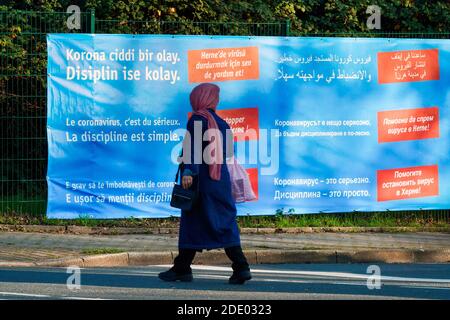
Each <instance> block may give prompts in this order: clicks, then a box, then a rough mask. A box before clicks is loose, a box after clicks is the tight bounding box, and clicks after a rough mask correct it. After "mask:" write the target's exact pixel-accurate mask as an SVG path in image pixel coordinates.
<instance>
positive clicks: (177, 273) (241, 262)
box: [159, 83, 251, 284]
mask: <svg viewBox="0 0 450 320" xmlns="http://www.w3.org/2000/svg"><path fill="white" fill-rule="evenodd" d="M219 91H220V89H219V87H218V86H216V85H214V84H210V83H203V84H200V85H198V86H197V87H195V88H194V89H193V90H192V92H191V95H190V102H191V106H192V110H193V114H192V117H191V118H190V119H189V121H188V124H187V131H188V133H187V134H186V137H185V141H184V142H183V162H184V170H183V172H182V186H183V188H185V189H187V188H190V187H191V186H192V184H193V181H194V177H195V178H196V179H195V180H196V183H199V185H198V187H199V196H198V199H197V201H196V203H195V204H194V206H193V208H192V210H191V211H183V210H182V211H181V220H180V231H179V242H178V249H179V253H178V256H177V257H176V258H175V259H174V265H173V267H172V268H171V269H169V270H168V271H165V272H162V273H160V274H159V278H160V279H162V280H164V281H176V280H180V281H192V278H193V277H192V270H191V267H190V266H191V263H192V261H193V259H194V257H195V254H196V252H197V251H199V252H201V251H202V250H211V249H217V248H224V249H225V253H226V255H227V256H228V258H229V259H230V260H231V261H232V265H231V266H232V269H233V274H232V276H231V277H230V279H229V283H230V284H243V283H244V282H245V281H247V280H250V279H251V273H250V268H249V265H248V263H247V260H246V258H245V256H244V253H243V252H242V248H241V243H240V237H239V229H238V225H237V221H236V206H235V201H234V199H233V196H232V192H231V182H230V175H229V172H228V168H227V165H226V164H225V159H226V150H227V148H231V149H232V148H233V146H232V144H233V139H227V138H226V137H227V134H230V133H231V130H230V127H229V126H228V124H227V123H226V122H225V121H224V120H223V119H222V118H220V117H219V116H218V115H217V114H216V112H215V110H216V107H217V105H218V103H219ZM199 127H201V131H200V130H198V128H199ZM207 130H208V131H207ZM205 132H206V136H209V137H210V139H209V140H210V141H203V136H204V135H205ZM214 132H215V133H216V134H214ZM200 133H201V135H202V136H201V137H196V136H195V134H197V135H198V134H200ZM211 136H213V137H214V138H212V137H211ZM196 139H197V141H202V143H201V146H202V148H201V150H198V148H197V150H196V147H195V140H196ZM209 144H212V146H208V145H209ZM205 148H207V149H206V152H204V151H205ZM200 151H201V161H198V160H197V162H199V163H195V161H194V160H196V159H198V158H199V157H198V154H199V152H200ZM210 151H211V152H210ZM195 152H197V155H195ZM204 153H205V154H211V156H212V160H211V159H209V160H208V159H204V156H203V155H204ZM205 160H206V161H205Z"/></svg>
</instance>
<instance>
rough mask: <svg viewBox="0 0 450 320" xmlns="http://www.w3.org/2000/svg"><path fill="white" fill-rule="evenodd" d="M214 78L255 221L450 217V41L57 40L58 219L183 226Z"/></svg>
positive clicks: (52, 51)
mask: <svg viewBox="0 0 450 320" xmlns="http://www.w3.org/2000/svg"><path fill="white" fill-rule="evenodd" d="M203 82H213V83H215V84H217V85H218V86H219V87H220V103H219V106H218V109H219V111H218V112H219V115H221V116H222V117H223V118H224V119H225V120H226V121H227V122H228V123H229V124H230V126H231V128H232V130H233V133H234V138H235V154H236V157H237V159H238V161H239V162H240V163H242V164H243V166H244V167H245V168H246V170H247V172H248V174H249V177H250V181H251V185H252V188H253V191H254V192H255V194H256V195H257V200H255V201H252V202H246V203H243V204H239V205H238V213H239V214H240V215H262V214H274V213H275V212H277V211H280V210H282V211H283V212H290V213H299V214H301V213H315V212H351V211H355V210H356V211H378V210H387V209H389V210H403V209H407V210H411V209H443V208H450V153H449V150H450V139H449V138H450V137H449V130H450V129H449V128H450V123H449V120H450V41H449V40H432V39H427V40H421V39H350V38H281V37H209V36H165V35H164V36H156V35H101V34H95V35H90V34H53V35H49V36H48V124H47V131H48V173H47V181H48V208H47V215H48V217H49V218H77V217H79V216H80V215H83V216H89V217H93V218H124V217H168V216H178V215H179V214H180V212H179V210H177V209H174V208H171V207H170V206H169V202H170V195H171V190H172V186H173V182H174V176H175V172H176V169H177V161H176V160H177V156H178V155H179V153H180V150H181V143H182V139H183V136H184V134H185V127H186V124H187V121H188V118H189V112H190V111H191V107H190V104H189V93H190V92H191V90H192V89H193V88H194V87H195V86H196V85H198V84H199V83H203Z"/></svg>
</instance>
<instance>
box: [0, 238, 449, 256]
mask: <svg viewBox="0 0 450 320" xmlns="http://www.w3.org/2000/svg"><path fill="white" fill-rule="evenodd" d="M241 239H242V244H243V247H244V249H248V250H249V249H282V250H289V249H296V250H301V249H309V250H314V249H333V250H338V249H340V250H345V249H349V250H357V249H450V234H449V233H427V232H421V233H300V234H270V235H269V234H268V235H261V234H243V235H242V236H241ZM177 241H178V238H177V236H176V235H133V234H131V235H116V236H115V235H109V236H90V235H70V234H41V233H20V232H0V261H39V260H43V259H49V258H59V257H64V256H79V255H80V254H81V253H82V250H83V249H86V248H115V249H120V250H124V251H176V249H177Z"/></svg>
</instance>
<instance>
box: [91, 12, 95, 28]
mask: <svg viewBox="0 0 450 320" xmlns="http://www.w3.org/2000/svg"><path fill="white" fill-rule="evenodd" d="M91 33H95V9H91Z"/></svg>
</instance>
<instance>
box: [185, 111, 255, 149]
mask: <svg viewBox="0 0 450 320" xmlns="http://www.w3.org/2000/svg"><path fill="white" fill-rule="evenodd" d="M216 112H217V115H218V116H219V117H221V118H222V119H223V120H225V121H226V123H228V125H229V126H230V128H231V131H232V132H233V136H234V141H246V140H247V141H250V140H258V138H259V120H258V108H239V109H227V110H216ZM191 116H192V112H189V113H188V117H189V118H190V117H191Z"/></svg>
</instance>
